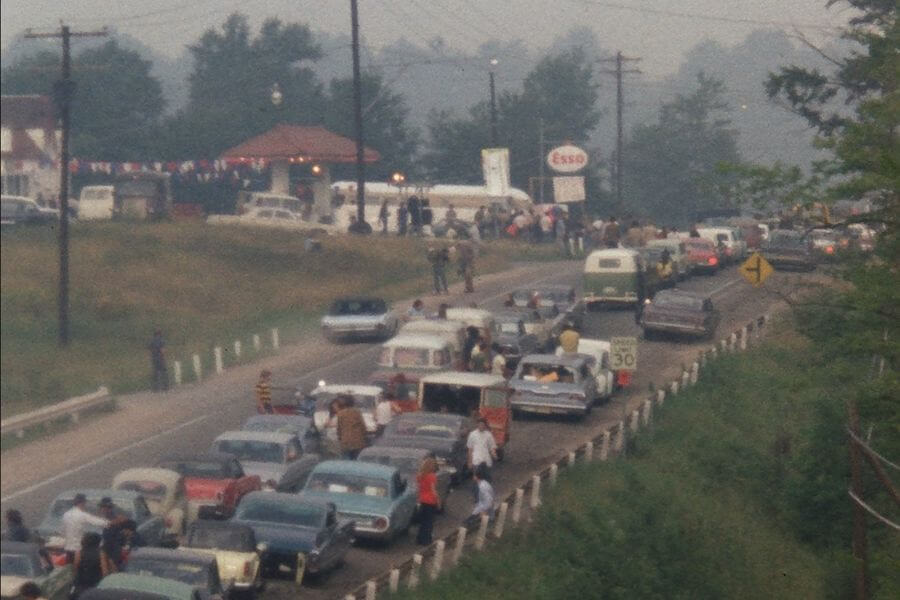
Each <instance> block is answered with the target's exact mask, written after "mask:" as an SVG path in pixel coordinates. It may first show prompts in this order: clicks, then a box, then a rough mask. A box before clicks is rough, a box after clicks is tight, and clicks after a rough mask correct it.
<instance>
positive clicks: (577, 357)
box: [509, 354, 600, 417]
mask: <svg viewBox="0 0 900 600" xmlns="http://www.w3.org/2000/svg"><path fill="white" fill-rule="evenodd" d="M594 363H595V360H594V359H593V358H592V357H590V356H588V355H586V354H564V355H562V356H556V355H555V354H531V355H529V356H526V357H525V358H523V359H522V360H521V361H520V362H519V366H518V368H517V369H516V373H515V375H513V377H512V379H510V380H509V386H510V387H511V388H512V390H513V393H512V408H513V410H515V411H520V412H530V413H539V414H564V415H577V416H582V417H583V416H585V415H587V414H588V413H589V412H590V411H591V409H592V408H593V406H594V404H595V403H596V402H597V400H598V399H599V398H600V389H599V388H598V385H597V379H596V377H595V375H594V373H593V372H592V367H593V365H594Z"/></svg>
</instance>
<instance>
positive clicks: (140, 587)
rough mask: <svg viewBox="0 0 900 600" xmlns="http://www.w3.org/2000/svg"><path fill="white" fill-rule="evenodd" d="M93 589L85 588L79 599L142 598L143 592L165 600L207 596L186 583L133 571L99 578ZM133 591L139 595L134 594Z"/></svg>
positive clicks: (202, 599) (129, 599)
mask: <svg viewBox="0 0 900 600" xmlns="http://www.w3.org/2000/svg"><path fill="white" fill-rule="evenodd" d="M94 590H99V591H100V594H98V595H97V596H94V594H93V593H92V592H94ZM94 590H87V591H86V592H84V593H83V594H81V595H80V596H79V600H83V599H86V600H91V599H92V598H95V599H99V598H102V599H103V600H111V598H113V597H118V598H119V599H120V600H121V599H123V598H128V600H131V599H132V598H142V596H140V595H143V594H153V595H154V596H156V597H157V598H165V599H166V600H207V598H208V597H207V596H204V595H203V593H202V592H201V591H200V590H198V589H197V588H195V587H194V586H192V585H190V584H188V583H184V582H181V581H176V580H174V579H165V578H163V577H155V576H153V575H137V574H135V573H111V574H110V575H107V576H106V577H104V578H103V579H101V580H100V583H99V584H98V585H97V587H96V588H94ZM103 591H107V592H111V591H115V592H116V596H112V597H111V596H109V595H107V594H103ZM135 593H137V594H140V595H139V596H135V595H134V594H135Z"/></svg>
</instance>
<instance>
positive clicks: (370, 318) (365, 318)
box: [322, 313, 387, 326]
mask: <svg viewBox="0 0 900 600" xmlns="http://www.w3.org/2000/svg"><path fill="white" fill-rule="evenodd" d="M386 318H387V313H385V314H383V315H341V316H337V315H325V316H324V317H322V324H323V325H344V326H349V325H377V324H379V323H384V321H385V319H386Z"/></svg>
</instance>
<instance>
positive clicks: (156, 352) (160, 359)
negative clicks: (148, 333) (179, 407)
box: [147, 329, 169, 392]
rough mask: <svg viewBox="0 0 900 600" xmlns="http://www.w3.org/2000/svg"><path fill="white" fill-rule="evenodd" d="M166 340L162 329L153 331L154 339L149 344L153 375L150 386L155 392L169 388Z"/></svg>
mask: <svg viewBox="0 0 900 600" xmlns="http://www.w3.org/2000/svg"><path fill="white" fill-rule="evenodd" d="M165 347H166V342H165V340H163V336H162V331H160V330H159V329H157V330H156V331H154V332H153V339H151V340H150V343H149V344H148V345H147V348H148V349H149V350H150V365H151V368H152V373H153V375H152V376H151V379H150V386H151V389H152V390H153V391H154V392H164V391H166V390H168V389H169V371H168V370H167V369H166V357H165V354H164V352H163V350H164V349H165Z"/></svg>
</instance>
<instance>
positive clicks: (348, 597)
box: [344, 594, 356, 600]
mask: <svg viewBox="0 0 900 600" xmlns="http://www.w3.org/2000/svg"><path fill="white" fill-rule="evenodd" d="M344 600H356V596H355V595H353V594H347V595H346V596H344Z"/></svg>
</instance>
